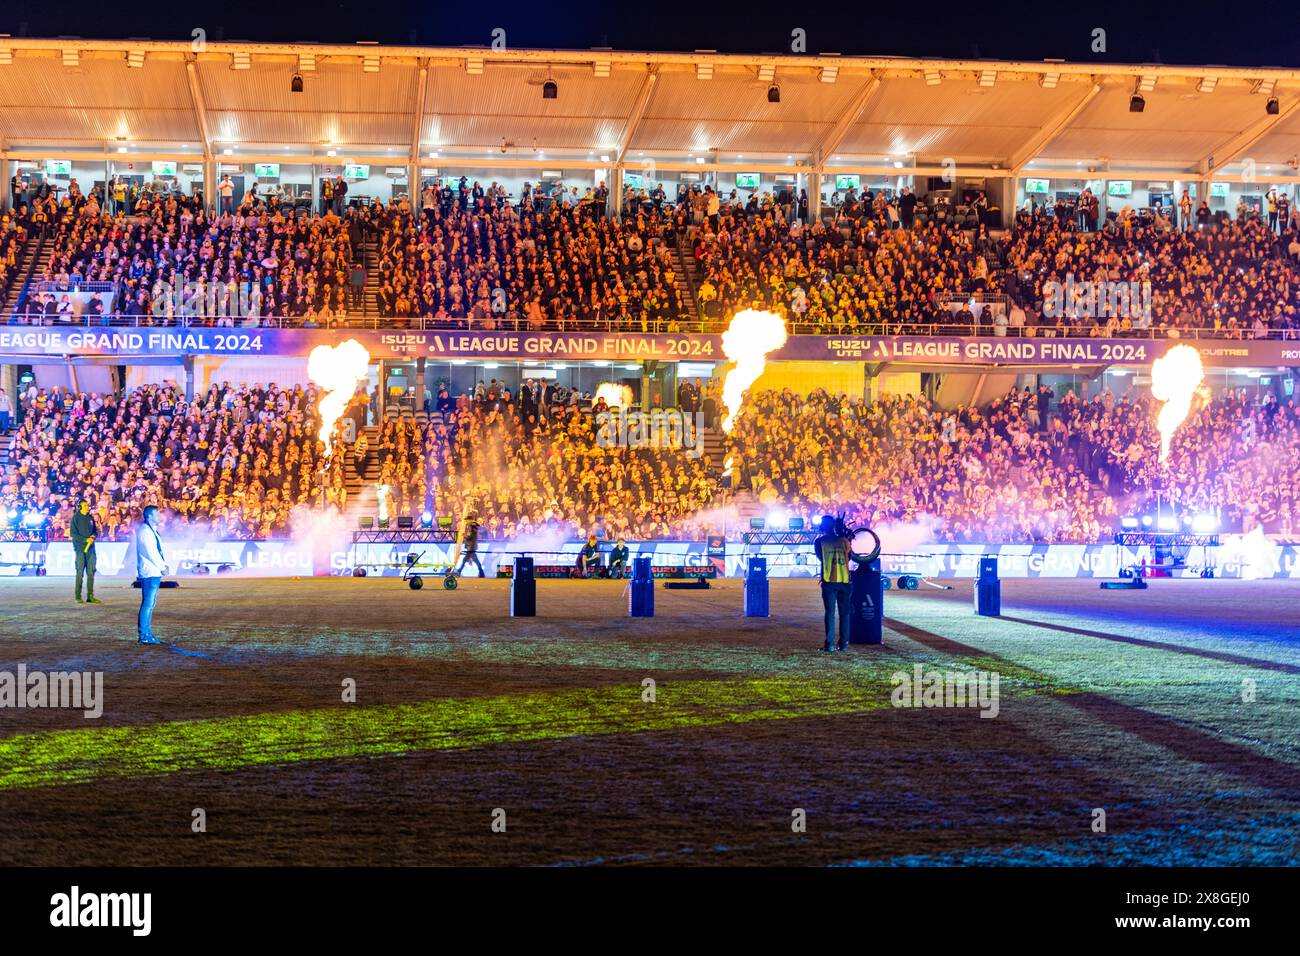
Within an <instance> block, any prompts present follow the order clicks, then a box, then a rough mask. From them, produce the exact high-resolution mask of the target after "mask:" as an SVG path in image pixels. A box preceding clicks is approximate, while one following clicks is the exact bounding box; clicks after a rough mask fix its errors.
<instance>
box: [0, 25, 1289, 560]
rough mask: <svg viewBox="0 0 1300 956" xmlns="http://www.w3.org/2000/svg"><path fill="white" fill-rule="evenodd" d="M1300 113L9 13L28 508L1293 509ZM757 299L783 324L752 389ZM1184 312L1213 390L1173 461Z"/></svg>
mask: <svg viewBox="0 0 1300 956" xmlns="http://www.w3.org/2000/svg"><path fill="white" fill-rule="evenodd" d="M1298 107H1300V71H1293V70H1279V69H1268V68H1258V69H1247V68H1224V67H1176V66H1166V65H1148V64H1142V65H1120V64H1100V63H1088V64H1084V63H1065V62H1057V61H1045V62H1038V63H1033V62H1012V61H1005V62H1003V61H989V60H962V61H949V60H931V59H917V60H911V59H905V58H896V57H877V58H870V57H850V56H838V55H830V54H821V55H815V56H813V55H808V56H800V55H791V56H748V55H733V54H717V53H712V52H698V53H694V54H676V53H646V52H623V51H614V50H607V49H599V50H586V51H575V50H513V49H491V48H416V47H410V48H406V47H389V46H384V47H380V46H377V45H368V44H358V45H355V46H341V45H327V44H262V43H225V42H222V43H217V42H205V41H203V40H201V39H196V40H195V41H194V42H193V43H189V42H185V43H176V42H155V41H144V40H139V41H136V40H132V41H120V42H117V41H112V42H110V41H93V40H71V39H57V40H39V39H19V38H8V37H3V38H0V181H3V183H4V184H5V189H4V195H3V198H2V200H0V206H2V207H3V217H4V218H3V223H0V230H2V231H0V300H2V301H3V305H0V389H3V391H2V392H0V522H7V525H6V527H7V528H8V533H10V534H12V535H23V534H26V533H28V532H35V531H39V533H40V534H42V535H46V536H48V537H50V538H53V539H55V540H58V539H61V538H62V537H64V536H66V534H67V529H68V522H69V520H70V518H71V515H72V513H73V510H74V506H75V503H76V502H79V501H83V500H88V501H90V502H91V505H92V508H93V510H94V512H95V514H96V516H97V522H98V526H99V527H100V528H101V529H102V533H103V539H104V540H106V541H111V540H114V539H115V537H116V536H117V534H118V531H119V529H120V530H121V533H122V534H123V535H126V534H127V533H128V532H129V530H130V529H131V528H132V527H133V524H134V522H135V521H136V520H137V519H138V515H139V513H140V511H141V509H142V508H143V507H144V505H146V504H149V503H156V504H160V505H163V506H164V507H165V509H166V511H167V512H168V514H169V520H174V521H178V522H181V523H186V524H190V525H193V526H195V528H196V530H197V531H201V533H203V534H207V535H210V536H211V537H212V538H213V539H214V540H218V539H219V540H234V541H241V540H242V541H246V540H269V539H275V538H286V537H289V536H291V535H293V534H294V530H293V529H294V523H295V522H294V515H295V514H296V513H300V512H302V513H306V514H308V515H319V514H320V513H322V512H324V511H327V510H328V511H334V512H338V513H339V514H341V515H343V516H344V518H345V519H346V522H347V524H348V526H349V527H355V526H356V525H357V523H358V522H360V521H362V520H368V519H370V518H371V516H372V515H374V514H376V513H378V512H384V511H387V510H392V511H394V512H395V513H396V515H397V516H401V517H405V518H406V519H408V520H415V521H419V520H420V518H421V517H423V518H425V520H431V519H432V520H437V519H439V518H443V517H446V518H448V519H451V518H454V517H455V516H459V515H461V514H464V513H466V512H468V511H470V510H473V509H476V510H478V511H479V512H480V513H481V514H482V515H483V531H484V535H485V536H486V537H487V538H489V539H515V538H518V537H520V536H526V535H536V534H539V533H542V532H544V531H546V530H547V529H550V528H561V529H564V530H565V531H566V532H569V533H572V534H573V535H579V534H580V533H581V534H582V535H585V533H586V532H587V531H589V530H590V531H594V532H597V533H599V534H600V535H602V536H604V537H607V538H610V539H613V538H615V537H618V536H626V537H628V538H634V539H638V540H651V541H697V542H698V541H702V540H703V539H704V538H705V537H707V536H708V535H710V534H721V535H724V536H726V537H728V538H731V539H736V538H738V537H740V536H741V535H742V534H743V533H744V531H746V530H748V529H751V528H753V527H755V526H756V525H755V522H760V523H769V524H770V526H776V524H777V523H788V522H789V520H790V519H792V518H793V519H796V521H798V520H802V521H804V522H805V523H806V522H810V521H812V519H814V518H815V517H816V516H817V515H818V514H820V513H822V512H825V511H830V510H845V509H847V510H849V511H850V512H852V513H853V514H855V515H856V516H858V517H859V518H860V519H861V520H866V521H869V522H872V523H876V524H879V523H891V522H892V523H905V524H909V525H918V526H924V527H925V529H926V531H927V533H928V534H929V535H930V536H931V537H932V538H933V540H935V541H941V542H945V541H946V542H970V543H985V544H995V543H1034V544H1057V543H1084V544H1092V543H1097V542H1101V541H1107V540H1109V537H1110V536H1111V535H1112V534H1113V533H1114V532H1115V531H1117V530H1119V529H1120V527H1121V525H1122V524H1123V523H1124V522H1125V521H1129V520H1132V519H1133V516H1135V515H1138V514H1140V513H1144V512H1146V511H1149V509H1150V507H1151V502H1152V501H1153V500H1155V501H1159V500H1160V497H1161V496H1162V495H1163V496H1164V498H1165V500H1167V501H1168V502H1169V504H1171V505H1172V506H1173V509H1174V511H1175V512H1176V514H1177V519H1176V520H1178V521H1179V522H1185V523H1187V525H1188V526H1190V523H1191V522H1192V521H1194V520H1196V519H1199V518H1204V517H1206V516H1212V518H1213V521H1214V523H1215V526H1216V528H1217V527H1221V528H1223V529H1224V530H1225V531H1233V532H1239V533H1243V534H1244V533H1249V532H1253V531H1255V530H1256V529H1259V530H1261V531H1262V532H1264V533H1267V534H1270V535H1273V536H1275V537H1277V538H1279V539H1282V540H1286V539H1289V537H1290V536H1292V535H1293V533H1294V522H1295V516H1294V513H1293V509H1294V507H1295V494H1296V490H1297V485H1296V483H1295V481H1294V478H1293V475H1292V474H1291V473H1290V471H1289V470H1288V469H1286V468H1284V467H1281V465H1282V464H1283V463H1286V462H1292V461H1294V460H1295V457H1296V454H1297V452H1300V411H1298V410H1297V407H1296V404H1295V399H1294V389H1295V380H1296V368H1297V366H1300V317H1298V313H1297V308H1298V307H1300V205H1298V204H1297V202H1296V198H1297V197H1296V187H1297V184H1298V183H1300V161H1298V160H1297V155H1298V154H1300V116H1297V108H1298ZM746 310H758V311H761V312H764V313H770V314H773V315H776V316H778V317H780V319H781V322H782V324H783V327H784V330H785V332H786V333H788V337H786V336H782V338H783V342H782V343H781V344H779V345H776V346H774V347H773V348H772V349H770V350H768V352H767V354H766V355H765V356H760V358H765V359H766V367H765V368H764V369H763V371H762V373H761V375H758V376H757V378H756V380H754V381H753V382H752V385H751V388H750V390H749V392H748V397H747V398H746V400H745V402H744V404H743V405H742V406H741V412H740V414H739V415H738V416H736V417H735V421H734V422H733V421H732V417H733V415H732V414H731V412H732V409H731V407H730V405H729V404H728V399H727V397H726V396H725V395H724V394H723V388H722V383H723V379H724V376H725V375H726V373H727V371H728V369H729V368H730V367H731V365H732V362H731V359H732V356H731V354H730V352H729V349H728V343H727V340H726V338H725V337H724V335H723V333H724V332H726V330H728V329H729V328H730V327H731V323H732V322H733V320H734V319H735V317H736V316H737V314H738V313H744V312H746ZM348 340H352V341H355V342H358V343H360V345H361V346H363V347H364V349H365V351H366V353H367V362H366V366H365V368H364V369H363V370H362V372H361V374H360V376H359V377H358V379H357V390H356V393H355V395H353V396H352V399H351V401H350V403H349V404H348V407H347V410H346V411H345V413H344V415H343V417H342V418H341V419H339V421H338V423H337V424H334V425H333V429H332V430H331V427H330V425H331V423H329V422H327V423H326V428H325V431H324V434H323V435H318V433H319V432H320V431H321V411H320V407H321V406H320V398H321V395H322V393H321V390H320V388H319V385H318V383H316V382H314V381H313V377H312V375H311V374H310V368H309V362H308V356H309V355H310V354H311V353H312V351H313V349H316V348H318V347H321V346H337V345H339V344H341V343H343V342H345V341H348ZM1171 340H1178V341H1179V342H1181V343H1185V344H1191V345H1192V346H1193V347H1194V348H1195V349H1196V350H1197V352H1198V353H1199V355H1200V359H1201V362H1202V363H1203V365H1204V367H1205V377H1204V383H1203V384H1202V385H1201V387H1200V389H1199V392H1198V398H1197V400H1196V402H1195V404H1194V407H1193V408H1192V410H1191V413H1190V414H1189V416H1188V418H1187V420H1186V422H1185V423H1184V425H1183V426H1182V428H1181V430H1180V431H1179V432H1178V433H1177V434H1175V435H1174V437H1173V441H1172V447H1171V450H1170V457H1169V460H1168V461H1164V460H1162V461H1160V462H1157V461H1156V460H1155V459H1154V458H1153V456H1152V449H1153V448H1157V449H1158V448H1159V446H1160V440H1161V439H1160V435H1159V434H1158V433H1157V431H1156V412H1157V406H1158V404H1159V403H1158V402H1157V401H1156V400H1155V399H1153V397H1152V394H1151V388H1150V385H1151V369H1152V364H1153V362H1155V361H1156V360H1157V359H1159V358H1160V357H1161V356H1162V355H1163V354H1165V352H1166V351H1167V349H1169V348H1170V346H1171V345H1172V344H1174V343H1173V342H1172V341H1171ZM615 411H617V414H615V415H614V421H615V422H619V421H623V422H624V424H626V422H625V419H626V417H627V416H629V415H632V414H642V413H644V414H645V415H646V416H653V417H654V421H655V422H656V428H658V426H661V425H662V424H663V422H664V421H670V422H673V423H681V422H687V421H688V420H689V421H695V422H698V429H697V431H696V432H695V433H694V434H693V435H691V434H689V428H688V429H687V430H686V432H685V433H678V434H676V435H675V436H670V437H669V438H666V439H664V440H662V441H661V440H659V437H657V438H656V440H655V441H654V442H652V443H647V444H646V445H645V446H644V447H629V446H628V444H627V443H626V442H621V443H620V442H615V443H613V444H612V445H611V443H610V442H609V441H608V440H606V439H607V438H608V435H607V433H606V432H607V429H608V422H609V420H610V419H609V416H610V414H611V413H613V412H615ZM662 431H663V430H662V428H658V431H656V433H655V434H656V436H660V437H662V436H661V433H662ZM618 434H620V435H622V434H624V432H618ZM322 438H329V439H330V443H329V447H327V444H326V442H325V441H323V440H321V439H322ZM1171 488H1175V489H1177V491H1176V493H1171V491H1170V489H1171ZM377 489H382V490H377Z"/></svg>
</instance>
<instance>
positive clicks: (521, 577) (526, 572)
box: [510, 555, 537, 617]
mask: <svg viewBox="0 0 1300 956" xmlns="http://www.w3.org/2000/svg"><path fill="white" fill-rule="evenodd" d="M510 616H511V617H536V616H537V579H536V578H535V577H533V559H532V558H529V557H525V556H523V555H520V556H518V557H516V558H515V567H514V573H513V574H512V575H511V577H510Z"/></svg>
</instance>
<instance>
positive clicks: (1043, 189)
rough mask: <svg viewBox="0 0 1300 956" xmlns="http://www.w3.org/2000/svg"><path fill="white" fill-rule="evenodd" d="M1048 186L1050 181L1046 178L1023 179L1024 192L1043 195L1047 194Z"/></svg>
mask: <svg viewBox="0 0 1300 956" xmlns="http://www.w3.org/2000/svg"><path fill="white" fill-rule="evenodd" d="M1049 186H1050V181H1049V180H1046V179H1026V180H1025V192H1027V193H1042V194H1043V195H1047V193H1048V191H1049Z"/></svg>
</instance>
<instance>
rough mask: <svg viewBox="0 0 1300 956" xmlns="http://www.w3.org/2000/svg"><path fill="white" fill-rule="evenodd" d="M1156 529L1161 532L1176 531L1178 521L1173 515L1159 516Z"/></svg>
mask: <svg viewBox="0 0 1300 956" xmlns="http://www.w3.org/2000/svg"><path fill="white" fill-rule="evenodd" d="M1157 527H1158V528H1159V530H1161V531H1177V530H1178V519H1177V518H1176V517H1174V516H1173V515H1161V516H1160V521H1159V522H1158V524H1157Z"/></svg>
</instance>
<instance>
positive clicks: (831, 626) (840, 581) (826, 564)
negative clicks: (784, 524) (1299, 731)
mask: <svg viewBox="0 0 1300 956" xmlns="http://www.w3.org/2000/svg"><path fill="white" fill-rule="evenodd" d="M850 544H851V541H850V539H849V538H848V536H846V535H844V534H843V533H841V531H840V529H837V528H836V522H835V519H834V518H833V517H831V516H830V515H825V516H823V517H822V521H821V537H819V538H818V539H817V540H816V541H814V542H813V548H814V549H815V550H816V551H817V558H818V559H819V560H820V561H821V563H822V606H823V607H824V608H825V609H826V642H825V644H824V645H823V646H822V650H823V651H827V652H831V651H834V650H835V649H836V645H835V617H836V615H837V614H838V615H839V632H840V633H839V638H840V639H839V650H841V651H847V650H848V649H849V602H850V599H851V596H852V590H853V589H852V585H850V584H849V546H850Z"/></svg>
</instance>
